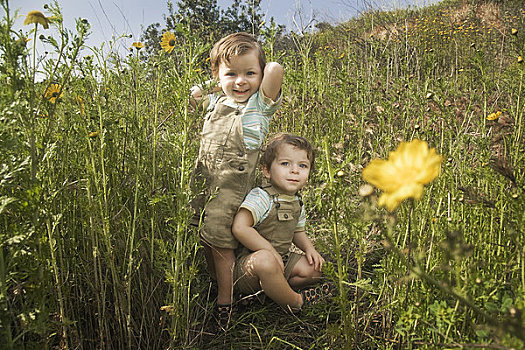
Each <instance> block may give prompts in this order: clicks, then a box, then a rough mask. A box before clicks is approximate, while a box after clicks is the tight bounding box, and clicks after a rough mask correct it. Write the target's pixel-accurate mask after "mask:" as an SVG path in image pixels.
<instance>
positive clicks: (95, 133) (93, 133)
mask: <svg viewBox="0 0 525 350" xmlns="http://www.w3.org/2000/svg"><path fill="white" fill-rule="evenodd" d="M97 136H98V131H92V132H90V133H89V134H88V137H97Z"/></svg>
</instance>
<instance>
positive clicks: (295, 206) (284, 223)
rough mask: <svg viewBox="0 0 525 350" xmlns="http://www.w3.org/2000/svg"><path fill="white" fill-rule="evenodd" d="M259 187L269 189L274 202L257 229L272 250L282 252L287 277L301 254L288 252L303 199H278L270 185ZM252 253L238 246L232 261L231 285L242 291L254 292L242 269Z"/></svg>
mask: <svg viewBox="0 0 525 350" xmlns="http://www.w3.org/2000/svg"><path fill="white" fill-rule="evenodd" d="M261 188H262V189H264V190H265V191H266V192H268V194H269V195H270V197H271V198H272V201H273V205H272V208H271V209H270V211H269V213H268V216H267V217H266V218H265V219H264V220H263V221H262V222H261V223H260V224H259V226H258V227H257V232H259V234H260V235H261V236H262V237H264V238H266V239H267V240H268V242H270V243H271V245H272V246H273V247H274V248H275V250H276V251H277V252H278V253H279V254H281V257H282V258H283V262H284V265H285V266H284V277H285V278H286V279H287V280H288V279H289V278H290V274H291V272H292V270H293V268H294V266H295V264H297V262H298V261H299V259H301V257H302V255H301V254H297V253H294V252H290V251H289V249H290V247H291V245H292V239H293V237H294V233H295V230H296V228H297V223H298V222H299V217H300V215H301V207H302V201H301V200H300V199H299V200H294V201H291V202H288V201H286V202H284V201H283V202H279V201H278V197H279V193H278V192H277V191H276V190H275V189H274V188H273V187H272V186H271V185H265V186H262V187H261ZM251 253H253V252H252V251H250V250H249V249H248V248H246V247H244V246H240V247H239V248H238V249H237V251H236V255H237V263H236V264H235V273H234V288H235V289H236V290H237V291H239V292H241V293H244V294H251V293H255V292H256V291H257V290H253V286H251V285H250V284H249V282H248V281H247V280H245V279H246V278H249V276H248V275H247V271H245V269H244V263H245V261H246V258H247V257H248V255H250V254H251ZM259 289H260V288H259Z"/></svg>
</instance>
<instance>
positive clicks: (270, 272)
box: [244, 250, 303, 310]
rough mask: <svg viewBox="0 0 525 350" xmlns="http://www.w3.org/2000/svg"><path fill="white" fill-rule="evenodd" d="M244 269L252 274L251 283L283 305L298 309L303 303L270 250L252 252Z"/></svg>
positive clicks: (286, 307)
mask: <svg viewBox="0 0 525 350" xmlns="http://www.w3.org/2000/svg"><path fill="white" fill-rule="evenodd" d="M244 270H245V271H246V273H247V274H248V275H249V276H250V277H249V278H250V279H251V281H249V283H250V284H252V285H253V287H254V289H258V284H259V285H260V287H262V289H263V291H264V293H265V294H266V295H267V296H268V297H269V298H271V299H272V300H273V301H275V302H276V303H277V304H279V305H280V306H281V307H283V308H285V309H288V307H290V308H291V309H292V310H298V309H300V308H301V306H302V305H303V298H302V296H301V295H300V294H298V293H296V292H294V291H293V290H292V288H290V285H289V284H288V281H286V279H285V278H284V275H283V273H282V271H281V268H280V266H279V263H278V262H277V260H276V259H275V257H274V256H273V254H272V253H271V252H269V251H268V250H259V251H257V252H255V253H252V254H251V255H250V256H249V257H248V258H247V259H246V260H245V262H244Z"/></svg>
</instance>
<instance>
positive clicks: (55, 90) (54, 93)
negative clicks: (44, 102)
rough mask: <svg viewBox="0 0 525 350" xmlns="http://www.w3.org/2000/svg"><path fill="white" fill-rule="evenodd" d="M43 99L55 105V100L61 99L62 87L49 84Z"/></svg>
mask: <svg viewBox="0 0 525 350" xmlns="http://www.w3.org/2000/svg"><path fill="white" fill-rule="evenodd" d="M44 97H45V98H47V99H48V100H49V102H51V103H55V102H56V100H57V98H60V97H62V86H60V84H51V85H49V87H48V88H47V90H46V93H45V94H44Z"/></svg>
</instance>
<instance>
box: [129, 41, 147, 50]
mask: <svg viewBox="0 0 525 350" xmlns="http://www.w3.org/2000/svg"><path fill="white" fill-rule="evenodd" d="M131 46H133V47H134V48H136V49H137V51H138V50H140V49H142V48H143V47H144V44H143V43H141V42H140V41H135V42H134V43H133V44H131Z"/></svg>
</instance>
